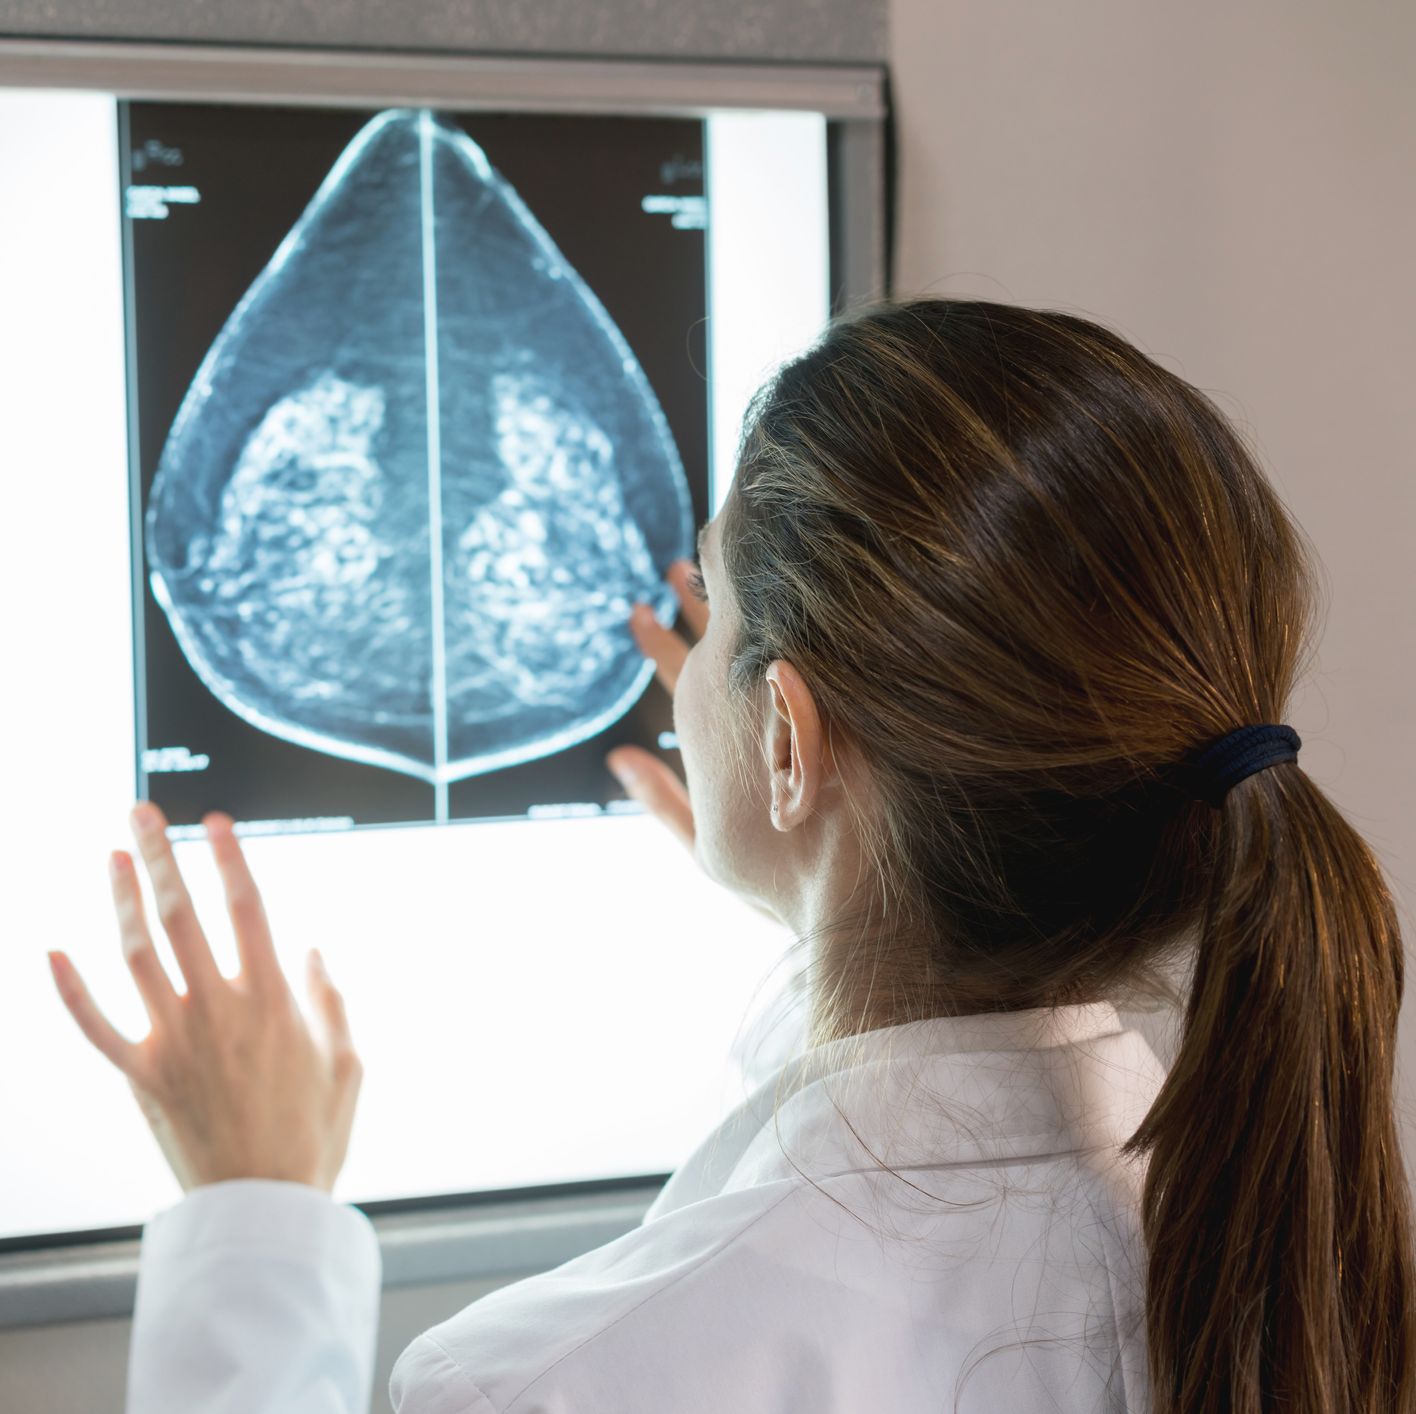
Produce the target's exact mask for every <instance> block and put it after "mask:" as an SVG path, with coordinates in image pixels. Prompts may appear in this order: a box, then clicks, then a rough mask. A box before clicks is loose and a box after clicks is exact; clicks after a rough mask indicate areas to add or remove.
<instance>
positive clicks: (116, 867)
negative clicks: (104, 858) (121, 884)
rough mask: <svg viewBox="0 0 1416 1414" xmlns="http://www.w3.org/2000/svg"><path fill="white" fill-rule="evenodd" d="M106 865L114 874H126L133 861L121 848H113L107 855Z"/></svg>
mask: <svg viewBox="0 0 1416 1414" xmlns="http://www.w3.org/2000/svg"><path fill="white" fill-rule="evenodd" d="M108 867H109V869H111V870H112V871H113V873H114V874H115V875H118V874H126V873H127V872H128V870H129V869H131V868H132V867H133V861H132V860H131V859H129V858H128V856H127V855H126V854H124V853H123V851H122V850H119V849H115V850H114V851H113V852H112V853H111V854H110V855H109V856H108Z"/></svg>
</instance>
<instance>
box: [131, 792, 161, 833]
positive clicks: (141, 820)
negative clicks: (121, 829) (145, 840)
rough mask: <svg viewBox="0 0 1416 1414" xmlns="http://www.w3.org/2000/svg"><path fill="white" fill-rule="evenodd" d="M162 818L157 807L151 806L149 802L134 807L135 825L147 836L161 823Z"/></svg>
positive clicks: (141, 802) (142, 802)
mask: <svg viewBox="0 0 1416 1414" xmlns="http://www.w3.org/2000/svg"><path fill="white" fill-rule="evenodd" d="M161 819H162V817H161V816H160V815H159V814H158V811H157V807H156V806H155V805H149V804H148V802H147V801H145V800H144V801H140V802H139V803H138V804H137V805H135V806H134V807H133V824H135V825H136V826H137V827H138V829H139V830H141V831H142V832H143V833H144V834H146V833H147V832H148V831H149V830H155V829H157V827H158V824H159V823H160V822H161Z"/></svg>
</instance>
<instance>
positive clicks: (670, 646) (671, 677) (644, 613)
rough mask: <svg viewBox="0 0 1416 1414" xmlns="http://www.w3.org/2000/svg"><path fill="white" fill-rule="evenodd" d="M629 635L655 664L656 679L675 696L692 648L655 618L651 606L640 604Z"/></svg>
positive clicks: (630, 621) (637, 605)
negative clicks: (679, 678)
mask: <svg viewBox="0 0 1416 1414" xmlns="http://www.w3.org/2000/svg"><path fill="white" fill-rule="evenodd" d="M629 631H630V633H631V634H633V636H634V641H635V643H637V644H638V645H639V651H640V652H641V653H643V654H644V656H645V657H646V658H652V659H653V661H654V676H655V677H656V678H658V680H659V681H660V682H661V683H662V684H663V685H664V688H665V690H666V691H667V692H669V693H670V695H672V693H673V690H674V687H675V686H676V684H677V683H678V677H679V672H680V670H681V669H682V668H683V660H684V659H685V658H687V657H688V644H687V643H685V642H684V640H683V638H682V637H680V635H679V634H677V633H675V632H674V631H673V629H671V628H665V627H664V626H663V624H661V623H660V622H659V621H658V619H656V618H655V617H654V611H653V610H652V609H651V608H650V607H649V606H648V605H647V604H636V605H635V606H634V610H633V612H632V613H631V614H630V616H629Z"/></svg>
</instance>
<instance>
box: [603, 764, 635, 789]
mask: <svg viewBox="0 0 1416 1414" xmlns="http://www.w3.org/2000/svg"><path fill="white" fill-rule="evenodd" d="M606 764H607V765H608V766H609V768H610V771H611V773H612V774H613V776H614V778H615V780H617V781H618V782H619V783H620V785H622V786H626V787H627V786H629V785H632V784H633V783H634V782H635V781H637V780H638V779H639V768H638V767H637V766H636V765H634V763H633V762H631V761H624V760H619V761H609V762H607V763H606Z"/></svg>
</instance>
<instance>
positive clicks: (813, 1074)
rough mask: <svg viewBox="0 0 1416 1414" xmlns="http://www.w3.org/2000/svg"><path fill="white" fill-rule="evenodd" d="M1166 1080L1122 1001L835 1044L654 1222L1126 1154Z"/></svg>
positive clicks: (991, 1015) (676, 1190) (747, 1120)
mask: <svg viewBox="0 0 1416 1414" xmlns="http://www.w3.org/2000/svg"><path fill="white" fill-rule="evenodd" d="M1164 1079H1165V1071H1164V1068H1163V1067H1162V1065H1161V1064H1160V1061H1159V1060H1158V1059H1157V1057H1156V1056H1155V1054H1154V1052H1153V1051H1152V1050H1151V1048H1150V1047H1149V1046H1148V1045H1147V1043H1146V1041H1145V1039H1144V1037H1142V1036H1141V1034H1140V1033H1139V1032H1137V1031H1134V1030H1128V1029H1126V1028H1125V1027H1124V1026H1123V1024H1122V1022H1121V1018H1120V1014H1119V1013H1118V1011H1117V1009H1116V1007H1115V1006H1114V1005H1113V1004H1112V1003H1110V1002H1093V1003H1083V1004H1077V1005H1073V1006H1064V1007H1058V1008H1036V1009H1030V1010H1025V1011H1013V1012H988V1013H984V1014H979V1015H973V1016H946V1017H930V1018H928V1019H926V1020H922V1021H912V1022H906V1023H903V1024H901V1025H899V1026H889V1027H882V1028H880V1029H878V1030H875V1031H868V1032H865V1033H863V1034H861V1035H859V1036H853V1037H846V1038H844V1039H842V1040H839V1041H831V1042H827V1043H825V1044H824V1045H820V1046H816V1047H813V1048H811V1049H809V1050H807V1051H805V1052H803V1053H802V1054H801V1055H800V1056H798V1057H797V1058H795V1059H793V1060H788V1061H787V1062H786V1063H785V1064H784V1065H782V1066H780V1067H778V1068H777V1070H775V1071H774V1072H773V1073H772V1074H771V1075H770V1076H768V1077H767V1078H766V1079H765V1080H764V1081H763V1082H762V1083H761V1084H760V1085H759V1086H758V1087H757V1088H756V1089H755V1090H753V1091H752V1093H751V1094H749V1095H748V1096H747V1098H746V1099H745V1100H744V1101H743V1102H742V1103H741V1104H740V1105H738V1106H737V1107H736V1108H735V1109H734V1110H733V1111H731V1112H730V1113H729V1115H728V1116H727V1117H726V1118H725V1119H724V1121H723V1122H722V1123H721V1124H720V1125H719V1127H718V1128H717V1129H716V1130H714V1131H713V1133H712V1134H710V1135H709V1136H708V1137H707V1138H706V1139H705V1140H704V1141H703V1143H702V1144H700V1145H699V1147H698V1148H697V1149H696V1150H695V1151H694V1152H693V1154H692V1155H691V1156H690V1157H689V1159H688V1160H687V1161H686V1162H685V1163H684V1164H683V1165H682V1166H681V1167H680V1169H679V1170H677V1171H676V1172H675V1173H674V1174H673V1176H672V1177H671V1178H670V1180H669V1182H668V1183H667V1184H666V1185H665V1187H664V1189H663V1190H661V1192H660V1194H659V1195H658V1197H657V1198H656V1200H655V1202H654V1203H653V1205H651V1207H650V1209H649V1211H648V1213H647V1214H646V1215H645V1221H646V1222H647V1221H649V1220H650V1219H652V1218H654V1217H658V1216H660V1215H661V1214H663V1213H665V1212H668V1211H672V1210H673V1209H674V1208H677V1207H681V1206H683V1205H684V1204H686V1203H691V1202H695V1201H698V1200H700V1199H702V1198H706V1197H710V1196H713V1195H714V1194H717V1193H726V1192H733V1191H735V1190H738V1189H742V1188H749V1187H753V1186H757V1185H761V1184H767V1183H772V1182H775V1181H777V1180H780V1179H785V1178H790V1177H792V1176H797V1177H806V1178H810V1179H813V1180H818V1181H819V1180H820V1179H823V1178H827V1177H830V1176H832V1175H836V1174H842V1173H849V1172H854V1171H859V1170H865V1169H874V1168H880V1167H881V1166H882V1165H883V1166H888V1167H890V1168H894V1169H899V1168H907V1169H908V1168H914V1169H923V1168H938V1167H944V1166H947V1165H954V1164H967V1163H981V1162H983V1163H986V1162H997V1161H1000V1160H1010V1159H1011V1160H1026V1159H1029V1158H1040V1157H1043V1156H1047V1155H1057V1154H1063V1153H1068V1152H1073V1151H1083V1150H1095V1149H1114V1148H1115V1147H1116V1146H1117V1145H1119V1144H1121V1143H1122V1142H1124V1141H1125V1140H1126V1139H1127V1138H1129V1137H1130V1135H1131V1134H1132V1133H1133V1132H1134V1131H1135V1129H1136V1127H1137V1126H1138V1125H1139V1124H1140V1122H1141V1120H1142V1119H1143V1118H1144V1117H1145V1114H1146V1111H1147V1110H1148V1109H1149V1108H1150V1106H1151V1103H1152V1102H1153V1101H1154V1099H1155V1096H1156V1094H1157V1093H1158V1091H1159V1089H1160V1086H1161V1084H1162V1082H1163V1081H1164ZM774 1110H775V1115H774Z"/></svg>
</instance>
